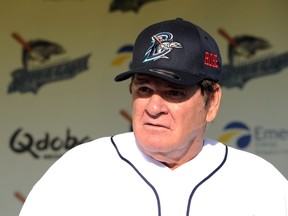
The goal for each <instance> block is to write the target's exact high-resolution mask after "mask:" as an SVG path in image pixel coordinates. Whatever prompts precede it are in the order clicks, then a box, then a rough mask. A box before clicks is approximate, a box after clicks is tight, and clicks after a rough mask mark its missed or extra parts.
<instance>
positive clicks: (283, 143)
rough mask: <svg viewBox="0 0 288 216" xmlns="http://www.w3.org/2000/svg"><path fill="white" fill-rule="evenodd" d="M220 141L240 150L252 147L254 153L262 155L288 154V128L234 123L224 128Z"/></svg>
mask: <svg viewBox="0 0 288 216" xmlns="http://www.w3.org/2000/svg"><path fill="white" fill-rule="evenodd" d="M218 140H219V141H220V142H222V143H225V144H228V145H232V146H235V147H237V148H239V149H249V148H250V147H251V148H252V149H254V151H255V152H254V153H256V154H260V155H267V154H268V155H272V154H273V155H274V154H288V146H287V141H288V128H266V127H264V126H262V125H253V126H252V125H248V124H247V123H244V122H241V121H232V122H229V123H227V125H225V126H224V128H223V134H222V135H221V136H220V137H219V138H218ZM252 144H253V147H252Z"/></svg>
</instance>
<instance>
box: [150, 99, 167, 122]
mask: <svg viewBox="0 0 288 216" xmlns="http://www.w3.org/2000/svg"><path fill="white" fill-rule="evenodd" d="M166 103H167V101H165V100H164V99H163V98H162V97H161V95H159V94H153V95H152V96H151V97H150V98H149V101H148V103H147V105H146V111H147V113H149V114H150V115H151V116H155V117H157V116H159V115H161V114H166V113H167V112H168V107H167V104H166Z"/></svg>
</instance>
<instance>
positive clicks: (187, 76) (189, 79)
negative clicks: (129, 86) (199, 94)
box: [114, 68, 204, 85]
mask: <svg viewBox="0 0 288 216" xmlns="http://www.w3.org/2000/svg"><path fill="white" fill-rule="evenodd" d="M134 74H145V75H149V76H154V77H158V78H160V79H164V80H166V81H169V82H171V83H174V84H179V85H195V84H196V83H199V82H200V81H202V80H203V79H204V77H200V76H198V75H194V74H191V73H185V72H181V71H175V72H174V71H170V70H165V69H151V68H149V69H148V68H146V69H143V68H141V69H133V70H130V71H126V72H124V73H121V74H118V75H117V76H116V77H115V78H114V80H115V81H116V82H120V81H124V80H127V79H129V78H130V77H132V76H133V75H134Z"/></svg>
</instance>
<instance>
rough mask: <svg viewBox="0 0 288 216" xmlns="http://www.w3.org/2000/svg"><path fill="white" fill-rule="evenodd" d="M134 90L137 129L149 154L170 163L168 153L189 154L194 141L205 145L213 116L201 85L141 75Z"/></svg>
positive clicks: (138, 137)
mask: <svg viewBox="0 0 288 216" xmlns="http://www.w3.org/2000/svg"><path fill="white" fill-rule="evenodd" d="M131 92H132V105H133V108H132V118H133V131H134V133H135V136H136V139H137V142H138V144H139V146H140V148H141V149H142V150H143V151H144V152H145V153H146V154H148V155H150V156H152V157H153V158H155V159H156V160H159V161H163V162H166V161H165V160H166V159H165V158H166V157H167V156H169V157H173V158H174V157H175V158H174V159H173V160H178V159H177V158H181V157H183V156H184V157H185V155H186V154H189V151H192V150H191V146H193V143H198V144H197V145H201V146H202V145H203V136H204V131H205V127H206V123H207V121H210V118H209V117H207V116H209V115H207V114H208V113H209V108H205V105H204V99H203V95H202V94H201V90H200V88H199V87H198V86H197V85H195V86H180V85H175V84H172V83H170V82H167V81H165V80H162V79H159V78H156V77H152V76H147V75H139V74H137V75H135V78H134V80H133V82H132V86H131ZM199 142H201V143H200V144H199ZM195 145H196V144H195ZM201 148H202V147H201ZM167 162H168V161H167Z"/></svg>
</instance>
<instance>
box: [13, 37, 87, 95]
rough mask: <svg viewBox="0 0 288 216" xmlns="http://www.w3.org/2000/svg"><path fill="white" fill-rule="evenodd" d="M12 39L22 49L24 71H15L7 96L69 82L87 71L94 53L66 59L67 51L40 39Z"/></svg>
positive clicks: (22, 69)
mask: <svg viewBox="0 0 288 216" xmlns="http://www.w3.org/2000/svg"><path fill="white" fill-rule="evenodd" d="M12 37H13V38H14V39H15V40H16V41H17V42H19V43H20V44H21V46H22V66H23V67H22V68H18V69H16V70H14V71H12V73H11V75H12V82H11V83H10V84H9V86H8V93H13V92H16V91H19V92H20V93H27V92H33V93H37V91H38V90H39V88H40V87H42V86H43V85H45V84H48V83H52V82H56V81H61V80H67V79H71V78H73V77H75V76H76V75H78V74H80V73H82V72H85V71H87V70H88V60H89V58H90V56H91V54H86V55H83V56H81V57H78V58H75V59H72V60H70V59H67V57H65V55H64V54H65V53H66V50H65V49H64V48H63V47H62V46H61V45H59V44H57V43H55V42H51V41H48V40H43V39H37V40H32V41H28V42H26V41H25V40H24V39H23V38H22V37H21V36H20V35H19V34H17V33H13V34H12Z"/></svg>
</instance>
